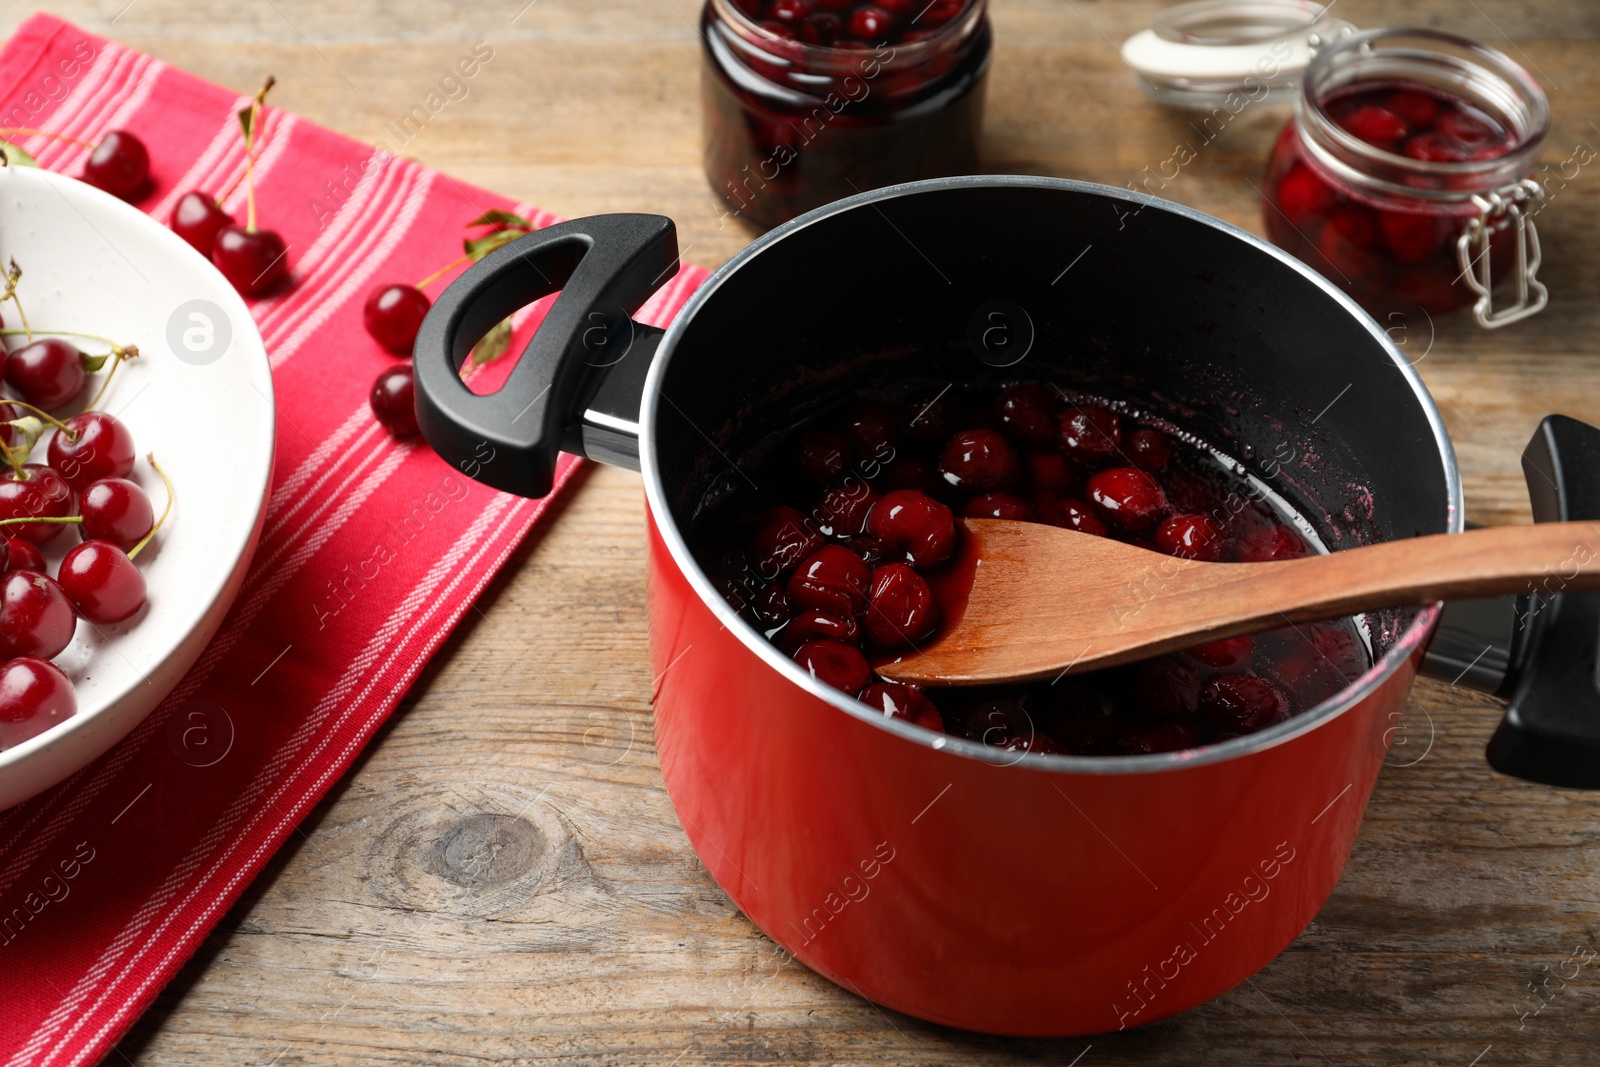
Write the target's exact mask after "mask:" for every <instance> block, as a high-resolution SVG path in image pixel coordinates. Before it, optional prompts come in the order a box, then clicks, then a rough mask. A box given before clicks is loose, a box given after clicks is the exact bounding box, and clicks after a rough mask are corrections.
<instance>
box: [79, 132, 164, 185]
mask: <svg viewBox="0 0 1600 1067" xmlns="http://www.w3.org/2000/svg"><path fill="white" fill-rule="evenodd" d="M149 177H150V153H149V152H148V151H146V150H145V147H144V142H143V141H141V140H139V138H137V137H135V136H134V135H133V134H131V133H129V132H128V131H126V130H112V131H111V132H110V133H108V134H106V135H105V136H104V137H102V138H100V143H99V144H97V145H95V146H94V151H93V152H91V153H89V158H88V159H86V160H85V161H84V163H83V180H84V181H86V182H88V183H89V184H90V185H93V186H95V187H96V188H98V189H104V190H105V191H106V192H108V193H110V194H111V195H112V196H115V197H120V198H121V199H123V200H137V199H139V197H140V196H142V195H143V194H144V192H145V190H146V189H147V188H148V186H149V181H148V179H149Z"/></svg>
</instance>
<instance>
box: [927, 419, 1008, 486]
mask: <svg viewBox="0 0 1600 1067" xmlns="http://www.w3.org/2000/svg"><path fill="white" fill-rule="evenodd" d="M939 470H940V473H942V474H943V475H944V480H945V481H946V482H948V483H950V484H951V485H953V486H955V487H956V488H957V489H960V490H962V491H964V492H977V493H984V492H988V491H989V490H991V489H998V488H1000V487H1001V486H1002V485H1005V484H1006V483H1007V482H1009V481H1010V480H1011V479H1012V477H1013V476H1014V475H1015V474H1016V472H1017V454H1016V453H1015V452H1013V451H1012V450H1011V445H1010V443H1009V442H1007V441H1006V439H1005V438H1004V437H1002V436H1001V435H1000V434H998V433H996V432H995V431H993V430H963V431H961V432H960V433H958V434H956V435H955V436H954V437H952V438H950V442H949V443H948V444H947V445H945V447H944V454H943V455H942V456H940V457H939Z"/></svg>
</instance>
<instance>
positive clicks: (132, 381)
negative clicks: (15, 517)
mask: <svg viewBox="0 0 1600 1067" xmlns="http://www.w3.org/2000/svg"><path fill="white" fill-rule="evenodd" d="M10 259H15V260H16V261H17V264H18V266H20V267H21V268H22V272H23V275H22V281H21V283H20V284H19V285H18V286H17V293H18V295H19V296H20V297H21V299H22V305H23V309H24V310H25V311H26V312H27V314H28V321H29V324H30V325H31V326H32V327H33V328H34V330H35V331H36V332H41V333H42V332H47V331H48V330H50V329H52V328H54V329H62V330H69V329H70V330H78V331H81V332H85V333H92V334H100V335H102V336H105V337H109V338H112V339H114V340H116V341H117V342H118V343H121V344H128V343H132V344H136V345H138V346H139V352H140V355H139V356H138V358H136V359H133V360H129V361H128V362H126V363H124V364H123V366H122V368H121V369H120V370H119V371H117V374H116V377H115V378H114V379H113V381H112V383H111V387H110V390H109V392H108V393H107V394H106V397H105V399H104V400H103V401H102V402H101V404H100V407H101V409H102V410H105V411H108V412H110V413H111V414H113V415H115V416H116V417H117V418H119V419H121V420H122V421H123V422H125V423H126V424H127V426H128V428H129V429H130V430H131V431H132V432H133V438H134V444H135V447H136V448H137V451H138V456H139V459H138V461H137V462H136V463H135V464H134V472H133V474H131V475H130V476H129V477H131V478H132V479H133V480H134V481H137V482H138V483H139V484H140V485H141V486H143V487H144V489H145V491H146V492H147V493H149V495H150V502H151V504H152V506H153V507H154V508H155V510H156V514H158V515H159V514H160V512H161V508H162V506H163V505H164V503H165V501H166V492H165V490H164V489H163V487H162V485H161V480H160V478H159V477H158V476H157V475H156V473H155V472H154V471H153V470H151V468H150V465H149V463H147V462H146V460H145V454H146V453H149V452H154V453H155V456H156V459H157V460H158V461H159V462H160V463H161V466H162V468H163V469H165V470H166V472H167V474H168V476H169V477H171V479H172V483H173V486H174V488H175V489H176V495H177V500H176V503H175V504H174V506H173V509H172V514H171V515H170V516H169V517H168V519H167V522H166V525H165V526H163V527H162V528H161V531H160V532H159V533H157V534H156V536H155V539H154V540H153V541H151V543H150V545H149V546H148V547H147V548H145V549H144V550H143V551H142V552H140V553H139V556H138V559H137V561H136V562H137V563H138V565H139V567H140V569H141V570H142V571H143V572H144V577H145V582H146V585H147V587H148V591H149V600H148V603H147V604H146V606H145V607H144V609H142V610H141V611H140V612H139V613H138V614H137V615H135V616H134V617H133V618H131V619H129V620H127V621H126V622H122V623H118V624H117V625H115V626H95V625H92V624H90V623H88V622H85V621H83V620H79V622H78V630H77V634H76V635H75V636H74V638H73V642H72V645H71V646H70V647H69V648H68V649H67V650H66V651H65V652H63V653H62V654H61V655H60V656H58V657H57V658H56V663H57V665H58V666H60V667H61V668H62V669H63V670H65V671H66V672H67V675H68V677H70V678H71V679H72V684H73V686H74V688H75V689H76V691H77V698H78V711H77V714H76V715H74V716H72V717H71V718H70V719H67V720H66V721H64V722H62V723H60V724H59V725H56V726H54V727H51V728H50V729H49V730H47V731H46V732H44V733H42V734H40V735H38V736H36V737H32V738H30V739H28V740H26V741H23V742H22V743H20V744H18V745H16V746H15V747H13V748H9V749H6V750H5V751H3V752H0V809H3V808H7V807H10V806H11V805H13V804H16V803H19V802H20V801H23V800H26V799H27V798H28V797H31V796H33V795H34V794H36V793H38V792H40V791H41V790H44V789H48V788H49V787H50V786H52V785H55V784H56V783H57V782H60V781H61V780H62V779H64V778H66V777H67V776H68V775H70V774H72V773H73V772H74V771H76V770H78V769H79V768H81V767H83V766H84V765H85V764H87V763H89V762H91V761H92V760H94V759H95V757H97V756H99V755H100V754H101V753H103V752H105V751H106V750H107V749H109V748H110V747H111V746H112V745H114V744H116V743H117V742H118V741H120V740H121V739H122V738H123V737H124V736H126V735H127V733H128V732H129V731H130V730H132V729H133V728H134V726H136V725H137V724H138V723H139V721H140V720H141V719H143V718H144V717H145V716H146V715H148V714H149V713H150V712H151V710H152V709H154V708H155V706H156V705H157V704H158V703H160V701H161V699H162V698H163V697H165V696H166V695H167V694H168V693H169V692H170V691H171V690H172V688H173V687H174V686H175V685H177V683H178V681H179V679H181V678H182V677H183V675H184V674H185V673H186V672H187V671H188V670H189V668H190V667H191V666H193V665H194V662H195V660H196V659H197V658H198V657H199V655H200V652H201V650H202V649H204V648H205V646H206V643H207V642H208V641H210V640H211V637H212V635H213V634H215V633H216V631H217V627H218V625H219V624H220V623H221V622H222V617H223V615H224V614H225V613H226V612H227V610H228V606H229V605H230V604H231V603H232V602H233V598H234V596H235V595H236V594H237V593H238V591H239V586H240V584H241V583H242V582H243V580H244V574H245V569H246V568H247V567H248V566H249V563H250V557H251V555H252V554H253V552H254V551H255V545H256V540H257V538H258V537H259V535H260V532H261V523H262V518H263V516H264V515H265V507H266V497H267V490H268V487H269V485H270V482H271V477H272V449H273V427H274V423H275V419H274V414H273V412H274V407H273V397H272V376H271V373H270V371H269V369H268V366H267V352H266V347H265V346H264V345H263V344H262V341H261V335H260V333H258V332H257V330H256V327H255V322H254V321H253V320H252V319H251V318H250V312H249V310H248V309H247V308H246V307H245V304H244V301H243V300H241V299H239V296H238V294H237V293H235V292H234V290H233V287H232V286H231V285H229V284H228V282H227V280H226V279H225V278H223V276H222V275H221V274H219V273H218V272H217V270H216V268H215V267H213V266H212V265H211V264H210V263H209V262H208V261H207V260H206V259H205V257H203V256H201V255H200V254H199V253H198V252H196V251H195V250H194V249H193V248H191V247H190V246H189V245H188V244H187V243H186V242H184V241H183V240H182V239H181V238H179V237H178V236H177V235H176V234H174V233H173V232H172V231H171V230H168V229H167V228H166V227H165V226H162V225H161V224H159V223H157V222H155V221H154V220H152V219H150V218H149V217H148V216H146V215H145V214H144V213H143V212H141V211H139V210H137V209H135V208H133V207H131V206H129V205H127V204H125V203H123V202H122V201H120V200H118V199H116V198H115V197H113V196H110V195H108V194H106V193H103V192H101V191H100V190H98V189H95V188H92V187H90V186H88V185H85V184H83V183H82V182H79V181H75V180H74V179H72V178H67V177H63V176H61V175H59V174H52V173H49V172H48V171H43V170H37V169H34V168H31V167H18V166H12V167H7V168H4V169H0V260H10ZM0 314H3V315H4V317H5V324H6V325H7V326H10V327H14V326H17V325H18V322H17V316H16V310H15V306H14V305H13V304H11V303H9V302H7V303H6V304H5V305H4V306H3V307H0ZM194 315H198V316H200V317H199V318H194V317H192V316H194ZM208 330H209V335H208ZM75 340H76V341H77V343H78V344H79V345H80V347H82V348H83V349H84V350H85V351H88V352H91V353H93V352H99V351H104V350H105V348H106V346H104V345H102V344H99V343H98V342H93V341H85V340H81V339H75ZM7 341H8V342H9V344H8V347H12V348H14V347H16V346H17V345H18V344H20V343H22V342H19V341H18V340H17V339H15V338H7ZM102 378H103V373H102V374H97V375H92V376H91V377H90V381H89V385H88V386H87V387H86V388H85V389H84V393H83V396H82V397H81V398H80V399H79V400H78V401H77V402H76V403H75V404H74V405H72V406H71V407H69V408H68V409H66V410H67V411H76V410H77V409H78V408H80V407H82V406H84V405H86V404H88V402H89V400H90V399H92V397H93V395H94V392H95V390H96V389H97V388H98V387H99V383H100V380H101V379H102ZM63 414H64V413H63ZM49 437H50V434H49V432H48V431H47V432H46V433H45V435H44V437H43V438H41V440H40V442H39V444H38V446H37V447H36V448H35V449H34V453H33V461H34V462H36V463H43V462H44V456H45V446H46V444H47V443H48V441H49ZM77 542H78V535H77V532H76V531H75V530H70V529H69V530H66V531H65V532H63V533H62V534H61V535H59V536H58V537H56V538H55V539H54V540H53V541H51V542H50V544H48V545H46V546H44V552H45V557H46V559H47V560H48V562H49V564H50V571H51V573H52V574H54V573H55V570H56V567H57V565H58V564H59V562H60V559H61V557H62V556H63V555H65V554H66V552H67V550H68V549H70V548H71V547H72V546H73V545H75V544H77Z"/></svg>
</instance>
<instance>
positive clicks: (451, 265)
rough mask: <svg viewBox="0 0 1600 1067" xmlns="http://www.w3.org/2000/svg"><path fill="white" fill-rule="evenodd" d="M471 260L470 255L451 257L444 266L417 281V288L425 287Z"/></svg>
mask: <svg viewBox="0 0 1600 1067" xmlns="http://www.w3.org/2000/svg"><path fill="white" fill-rule="evenodd" d="M471 261H472V257H471V256H462V257H461V258H460V259H452V260H451V261H450V262H448V263H446V264H445V265H444V266H442V267H440V268H439V269H438V270H436V271H434V272H433V273H432V274H430V275H428V276H427V277H426V278H424V279H422V280H421V281H420V282H418V283H417V288H418V289H426V288H427V287H428V286H430V285H432V284H433V283H434V282H436V281H438V280H439V279H440V278H443V277H444V276H445V275H446V274H449V273H450V272H451V271H453V270H455V269H456V268H457V267H459V266H461V264H463V263H469V262H471Z"/></svg>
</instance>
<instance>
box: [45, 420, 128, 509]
mask: <svg viewBox="0 0 1600 1067" xmlns="http://www.w3.org/2000/svg"><path fill="white" fill-rule="evenodd" d="M66 427H67V428H66V430H65V431H63V430H59V429H58V430H57V431H56V432H55V434H54V435H53V436H52V437H51V438H50V444H49V446H48V448H47V449H46V451H45V456H46V459H47V461H48V462H49V464H50V466H52V467H54V468H55V469H56V470H57V471H58V472H60V474H61V477H62V478H64V479H66V482H67V484H68V485H70V486H72V488H74V489H78V490H82V489H83V488H84V487H85V486H87V485H88V484H89V483H90V482H94V481H98V480H100V479H101V478H125V477H127V475H128V472H129V471H131V470H133V459H134V449H133V433H132V431H130V430H129V429H128V427H127V425H126V424H125V423H123V422H122V420H121V419H118V418H117V417H116V416H115V415H108V414H107V413H105V412H104V411H85V412H83V413H81V414H78V415H74V416H72V418H70V419H68V420H67V421H66Z"/></svg>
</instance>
